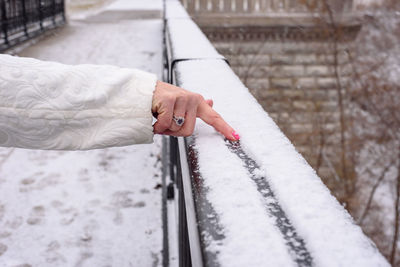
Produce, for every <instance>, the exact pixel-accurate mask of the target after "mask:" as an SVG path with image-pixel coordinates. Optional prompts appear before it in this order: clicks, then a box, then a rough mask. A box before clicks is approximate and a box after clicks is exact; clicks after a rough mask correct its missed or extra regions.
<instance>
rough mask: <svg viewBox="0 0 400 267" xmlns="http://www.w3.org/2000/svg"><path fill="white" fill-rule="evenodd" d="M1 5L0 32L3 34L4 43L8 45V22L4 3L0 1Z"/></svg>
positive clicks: (3, 0) (2, 0)
mask: <svg viewBox="0 0 400 267" xmlns="http://www.w3.org/2000/svg"><path fill="white" fill-rule="evenodd" d="M0 1H1V2H0V5H1V7H0V8H1V30H2V32H3V34H4V37H3V38H4V43H5V44H6V45H8V34H7V33H8V29H7V28H8V20H7V13H6V1H5V0H0Z"/></svg>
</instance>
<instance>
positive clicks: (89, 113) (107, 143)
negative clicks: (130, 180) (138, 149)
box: [0, 54, 157, 150]
mask: <svg viewBox="0 0 400 267" xmlns="http://www.w3.org/2000/svg"><path fill="white" fill-rule="evenodd" d="M156 81H157V78H156V76H155V75H154V74H150V73H147V72H143V71H140V70H135V69H125V68H118V67H114V66H99V65H76V66H69V65H63V64H59V63H54V62H44V61H39V60H36V59H31V58H20V57H13V56H9V55H3V54H0V146H5V147H21V148H33V149H62V150H85V149H94V148H104V147H111V146H125V145H131V144H137V143H150V142H152V139H153V127H152V113H151V103H152V97H153V91H154V89H155V86H156Z"/></svg>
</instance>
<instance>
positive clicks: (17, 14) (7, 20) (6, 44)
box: [0, 0, 65, 52]
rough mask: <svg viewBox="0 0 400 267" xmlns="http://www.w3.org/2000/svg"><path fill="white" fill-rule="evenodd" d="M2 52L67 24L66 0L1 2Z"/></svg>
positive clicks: (3, 0) (6, 0)
mask: <svg viewBox="0 0 400 267" xmlns="http://www.w3.org/2000/svg"><path fill="white" fill-rule="evenodd" d="M0 11H1V17H0V25H1V27H0V29H1V37H0V52H3V51H5V50H7V49H9V48H10V47H12V46H15V45H18V44H20V43H21V42H24V41H26V40H28V39H31V38H33V37H36V36H38V35H40V34H41V33H43V32H44V31H46V30H49V29H53V28H55V27H58V26H61V25H63V24H64V23H65V8H64V0H0Z"/></svg>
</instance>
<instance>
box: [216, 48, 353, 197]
mask: <svg viewBox="0 0 400 267" xmlns="http://www.w3.org/2000/svg"><path fill="white" fill-rule="evenodd" d="M213 43H214V45H215V47H216V48H217V50H218V51H219V52H220V53H221V54H223V55H224V56H225V57H226V58H227V59H228V60H229V62H230V64H231V66H232V68H233V70H234V71H235V72H236V73H237V74H238V75H239V77H240V78H241V79H242V81H243V82H244V83H245V84H246V85H247V87H248V88H249V90H250V92H251V93H252V94H253V95H254V96H255V97H256V98H257V100H258V101H259V103H260V104H261V105H262V106H263V107H264V109H265V110H266V111H267V112H268V113H269V114H270V116H271V117H272V118H273V119H274V120H275V122H276V123H277V124H278V125H279V127H280V128H281V129H282V130H283V132H284V133H285V134H286V135H287V136H288V137H289V139H290V140H291V141H292V142H293V143H294V145H295V146H296V148H297V150H298V151H299V152H301V153H302V154H303V156H305V158H306V159H307V161H308V162H309V163H310V164H311V165H312V166H313V167H314V168H315V169H317V171H318V173H319V175H320V176H321V177H322V178H323V179H324V180H325V182H326V183H327V184H328V186H330V187H331V189H335V188H334V187H335V185H336V183H335V179H337V177H335V174H334V172H333V171H332V169H335V172H337V174H338V175H339V176H340V175H341V173H340V170H341V167H340V152H341V149H340V129H341V127H340V116H339V108H338V89H337V88H338V87H337V86H338V84H337V82H338V80H337V78H336V75H335V66H336V65H335V56H334V55H335V53H334V51H335V49H334V46H333V44H332V43H331V42H321V41H316V42H312V41H310V42H307V41H294V40H289V41H276V40H275V41H271V40H266V41H262V40H245V41H243V40H242V41H239V40H230V41H229V40H227V41H224V40H214V41H213ZM346 49H351V42H343V43H341V44H340V46H339V51H340V52H339V53H338V56H337V59H338V70H339V74H340V82H341V84H342V88H343V90H346V83H347V82H348V77H349V75H350V74H351V65H350V64H349V59H348V56H347V53H346V52H345V51H346ZM337 191H340V190H337ZM339 198H340V196H339Z"/></svg>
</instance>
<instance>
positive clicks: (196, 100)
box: [152, 81, 240, 141]
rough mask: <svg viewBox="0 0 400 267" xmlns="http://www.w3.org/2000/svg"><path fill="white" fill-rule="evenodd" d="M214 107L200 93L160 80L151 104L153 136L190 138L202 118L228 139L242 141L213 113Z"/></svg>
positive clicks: (210, 101)
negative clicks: (153, 115)
mask: <svg viewBox="0 0 400 267" xmlns="http://www.w3.org/2000/svg"><path fill="white" fill-rule="evenodd" d="M212 105H213V103H212V100H205V99H204V98H203V97H202V96H201V95H199V94H195V93H192V92H189V91H186V90H184V89H182V88H179V87H176V86H174V85H172V84H169V83H164V82H161V81H157V86H156V89H155V91H154V95H153V104H152V112H153V114H155V116H156V117H157V122H156V123H155V124H154V133H156V134H166V135H172V136H190V135H192V134H193V130H194V126H195V124H196V118H200V119H202V120H203V121H204V122H206V123H207V124H209V125H211V126H212V127H214V128H215V130H217V131H218V132H220V133H221V134H222V135H224V136H225V137H226V138H227V139H229V140H232V141H236V140H239V138H240V137H239V135H238V134H237V133H236V132H235V130H233V128H232V127H231V126H229V125H228V124H227V123H226V122H225V121H224V119H222V117H221V116H220V115H219V114H218V113H217V112H215V111H214V110H213V108H212ZM182 118H183V119H184V120H182ZM182 121H183V123H182Z"/></svg>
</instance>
